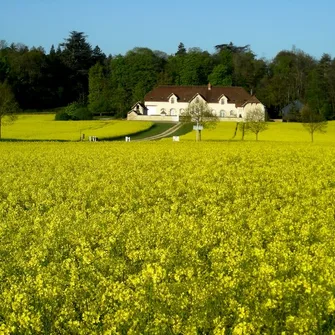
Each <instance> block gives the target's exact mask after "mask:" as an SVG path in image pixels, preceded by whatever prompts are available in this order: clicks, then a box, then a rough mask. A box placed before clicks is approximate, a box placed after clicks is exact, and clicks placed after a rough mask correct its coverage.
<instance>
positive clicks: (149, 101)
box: [127, 84, 265, 122]
mask: <svg viewBox="0 0 335 335" xmlns="http://www.w3.org/2000/svg"><path fill="white" fill-rule="evenodd" d="M199 99H202V100H204V101H206V102H207V104H208V106H209V108H210V109H211V110H212V112H213V113H215V114H216V115H217V116H218V117H219V118H220V121H242V120H244V119H245V117H246V114H247V113H248V111H250V110H253V109H255V108H256V107H257V108H260V109H261V110H263V111H264V115H265V107H264V105H263V104H262V103H261V102H260V101H259V100H258V99H257V98H256V97H255V96H254V95H250V94H249V93H248V92H247V91H246V90H245V89H244V88H243V87H233V86H229V87H223V86H212V85H211V84H208V86H158V87H156V88H154V89H153V90H152V91H150V92H149V93H147V94H146V95H145V97H144V103H141V102H138V103H136V104H135V105H134V106H133V107H132V109H131V111H129V113H128V116H127V119H128V120H147V121H176V122H177V121H179V115H180V114H182V113H183V111H184V110H185V109H186V108H187V107H188V105H189V104H190V103H192V102H194V101H197V100H199Z"/></svg>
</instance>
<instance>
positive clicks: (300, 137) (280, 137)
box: [181, 121, 335, 143]
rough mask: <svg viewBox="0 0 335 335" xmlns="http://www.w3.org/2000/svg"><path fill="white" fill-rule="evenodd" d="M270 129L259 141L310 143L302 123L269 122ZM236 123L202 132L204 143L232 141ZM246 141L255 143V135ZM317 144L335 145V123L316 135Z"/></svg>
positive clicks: (238, 137)
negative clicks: (330, 143)
mask: <svg viewBox="0 0 335 335" xmlns="http://www.w3.org/2000/svg"><path fill="white" fill-rule="evenodd" d="M268 125H269V128H268V129H267V130H266V131H264V132H262V133H260V134H259V141H284V142H310V140H311V139H310V135H309V133H308V132H307V131H306V130H305V129H304V128H303V126H302V124H300V123H287V122H269V124H268ZM235 126H236V123H235V122H220V123H218V125H217V127H216V128H215V129H214V130H211V129H205V130H203V132H202V139H203V140H204V141H206V140H207V141H220V140H231V139H232V137H233V135H234V132H235ZM195 137H196V134H195V131H191V132H190V133H188V134H186V135H184V136H182V137H181V140H195ZM244 139H245V141H249V140H250V141H254V140H255V135H254V134H252V133H247V134H246V135H245V137H244ZM234 140H236V141H239V140H241V132H240V131H238V132H237V134H236V137H235V138H234ZM314 141H315V142H334V143H335V121H330V122H328V128H327V133H326V134H319V133H315V135H314Z"/></svg>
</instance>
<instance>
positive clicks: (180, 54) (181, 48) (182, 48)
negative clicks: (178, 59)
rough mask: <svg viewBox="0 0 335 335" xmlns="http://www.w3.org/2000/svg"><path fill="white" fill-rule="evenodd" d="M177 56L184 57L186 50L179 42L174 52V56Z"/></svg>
mask: <svg viewBox="0 0 335 335" xmlns="http://www.w3.org/2000/svg"><path fill="white" fill-rule="evenodd" d="M177 55H179V56H183V55H186V48H185V45H184V43H182V42H180V43H179V45H178V51H177V52H176V56H177Z"/></svg>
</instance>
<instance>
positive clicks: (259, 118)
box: [240, 107, 268, 141]
mask: <svg viewBox="0 0 335 335" xmlns="http://www.w3.org/2000/svg"><path fill="white" fill-rule="evenodd" d="M267 128H268V124H267V122H266V113H265V111H264V110H263V109H261V108H260V107H255V108H254V109H252V110H249V111H248V112H247V116H246V118H245V121H244V125H242V126H241V128H240V129H241V131H242V137H243V138H244V134H245V132H251V133H254V134H255V136H256V141H258V134H259V133H261V132H263V131H265V130H266V129H267Z"/></svg>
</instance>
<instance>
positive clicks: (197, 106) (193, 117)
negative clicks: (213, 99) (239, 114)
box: [180, 97, 219, 141]
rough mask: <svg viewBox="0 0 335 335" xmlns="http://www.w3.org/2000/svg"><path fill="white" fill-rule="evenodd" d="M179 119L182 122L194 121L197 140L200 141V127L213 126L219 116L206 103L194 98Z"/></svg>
mask: <svg viewBox="0 0 335 335" xmlns="http://www.w3.org/2000/svg"><path fill="white" fill-rule="evenodd" d="M180 121H181V122H183V123H190V122H192V123H195V124H196V125H197V127H198V129H197V130H196V131H197V137H196V138H197V141H201V127H203V128H204V129H208V128H215V127H216V124H217V122H218V121H219V118H218V117H217V116H216V115H215V114H214V113H213V112H212V111H211V110H210V108H209V107H208V104H207V103H206V102H205V101H204V100H202V99H200V98H199V97H198V98H196V99H195V100H194V101H193V102H191V103H190V104H189V105H188V107H187V108H186V110H185V111H184V112H183V113H182V114H181V117H180Z"/></svg>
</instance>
